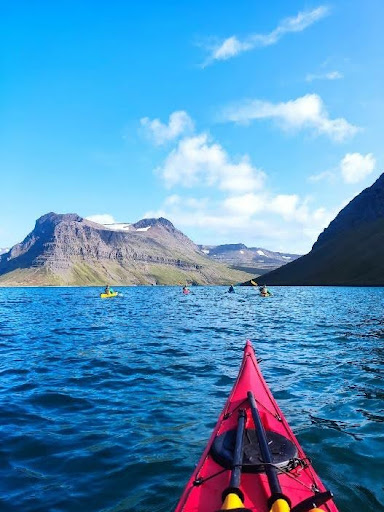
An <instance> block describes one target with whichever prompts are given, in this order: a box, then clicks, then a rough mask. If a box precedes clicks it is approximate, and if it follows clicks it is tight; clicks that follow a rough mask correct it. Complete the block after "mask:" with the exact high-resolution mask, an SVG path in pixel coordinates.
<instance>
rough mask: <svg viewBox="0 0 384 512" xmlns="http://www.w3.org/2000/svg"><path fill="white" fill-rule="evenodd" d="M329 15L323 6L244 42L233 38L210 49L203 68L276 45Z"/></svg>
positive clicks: (282, 22)
mask: <svg viewBox="0 0 384 512" xmlns="http://www.w3.org/2000/svg"><path fill="white" fill-rule="evenodd" d="M328 14H329V7H327V6H325V5H321V6H319V7H317V8H316V9H312V10H308V11H302V12H299V13H298V14H297V15H296V16H292V17H289V18H285V19H283V20H282V21H281V22H280V23H279V25H278V26H277V27H276V28H275V29H274V30H272V31H271V32H269V33H266V34H251V35H249V36H248V37H246V38H245V39H244V40H242V41H241V40H240V39H238V38H237V37H236V36H231V37H228V38H227V39H225V40H224V41H221V42H220V43H219V44H216V45H214V46H211V47H209V48H208V50H209V55H208V57H207V59H206V61H205V63H204V64H203V67H205V66H207V65H209V64H212V63H213V62H214V61H217V60H228V59H231V58H232V57H235V56H236V55H239V54H240V53H243V52H246V51H249V50H252V49H254V48H259V47H263V46H270V45H273V44H276V43H277V42H278V41H279V40H280V39H281V38H282V37H283V36H284V35H285V34H288V33H290V32H301V31H302V30H305V29H306V28H307V27H309V26H311V25H312V24H313V23H316V22H317V21H319V20H321V19H322V18H324V17H325V16H327V15H328Z"/></svg>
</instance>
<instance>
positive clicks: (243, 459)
mask: <svg viewBox="0 0 384 512" xmlns="http://www.w3.org/2000/svg"><path fill="white" fill-rule="evenodd" d="M332 498H333V495H332V493H331V492H330V491H328V490H326V488H325V487H324V485H323V484H322V482H321V480H320V478H319V477H318V476H317V474H316V472H315V470H314V468H313V466H312V462H311V460H310V459H309V458H308V457H306V455H305V453H304V451H303V449H302V448H301V446H300V445H299V442H298V441H297V439H296V437H295V436H294V434H293V432H292V430H291V429H290V427H289V425H288V423H287V420H286V419H285V418H284V415H283V413H282V412H281V410H280V409H279V407H278V405H277V403H276V401H275V400H274V398H273V396H272V393H271V391H270V390H269V388H268V386H267V384H266V382H265V380H264V378H263V376H262V374H261V372H260V369H259V366H258V363H257V360H256V357H255V353H254V350H253V347H252V344H251V342H250V341H247V343H246V345H245V349H244V356H243V361H242V364H241V367H240V371H239V375H238V377H237V380H236V382H235V385H234V387H233V389H232V391H231V393H230V395H229V398H228V400H227V403H226V405H225V407H224V409H223V411H222V413H221V415H220V417H219V420H218V422H217V424H216V427H215V429H214V431H213V433H212V436H211V438H210V440H209V442H208V445H207V447H206V449H205V451H204V453H203V455H202V457H201V459H200V462H199V463H198V465H197V466H196V469H195V470H194V472H193V474H192V476H191V478H190V480H189V482H188V484H187V486H186V487H185V490H184V492H183V494H182V496H181V499H180V501H179V503H178V505H177V507H176V510H175V512H223V511H227V510H231V511H232V512H323V511H327V512H337V507H336V505H335V504H334V502H333V501H332Z"/></svg>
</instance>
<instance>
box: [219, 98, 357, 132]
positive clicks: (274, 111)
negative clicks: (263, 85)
mask: <svg viewBox="0 0 384 512" xmlns="http://www.w3.org/2000/svg"><path fill="white" fill-rule="evenodd" d="M254 119H275V120H276V121H277V122H278V123H279V124H280V125H281V126H282V128H284V129H286V130H296V131H297V130H301V129H305V128H308V129H311V130H312V131H313V132H314V133H316V134H318V135H327V136H328V137H330V138H331V139H333V140H335V141H338V142H340V141H343V140H345V139H346V138H348V137H352V136H353V135H355V134H356V132H357V131H358V130H359V128H358V127H357V126H354V125H352V124H350V123H348V121H346V120H345V119H344V118H341V117H340V118H336V119H330V117H329V114H328V112H327V109H326V107H325V105H324V103H323V101H322V99H321V98H320V96H318V95H317V94H306V95H305V96H302V97H300V98H297V99H295V100H290V101H287V102H281V103H270V102H268V101H261V100H248V101H245V102H242V103H240V104H237V105H234V106H231V107H228V108H226V109H224V111H223V112H222V115H221V120H223V121H233V122H236V123H249V122H250V121H252V120H254Z"/></svg>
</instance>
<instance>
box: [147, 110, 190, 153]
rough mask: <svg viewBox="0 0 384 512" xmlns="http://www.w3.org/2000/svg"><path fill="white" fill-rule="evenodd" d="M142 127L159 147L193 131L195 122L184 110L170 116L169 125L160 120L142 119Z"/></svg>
mask: <svg viewBox="0 0 384 512" xmlns="http://www.w3.org/2000/svg"><path fill="white" fill-rule="evenodd" d="M140 124H141V126H142V127H143V128H144V129H145V131H146V134H147V135H148V137H149V138H151V140H152V141H153V142H154V143H155V144H156V145H158V146H161V145H162V144H165V143H167V142H169V141H172V140H174V139H177V138H178V137H180V136H181V135H183V134H185V133H188V132H191V131H193V121H192V119H191V118H190V117H189V115H188V114H187V113H186V112H185V111H184V110H178V111H176V112H173V113H172V114H171V115H170V116H169V120H168V124H164V123H162V122H161V121H160V119H152V120H151V119H149V117H143V118H142V119H140Z"/></svg>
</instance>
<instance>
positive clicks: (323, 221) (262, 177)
mask: <svg viewBox="0 0 384 512" xmlns="http://www.w3.org/2000/svg"><path fill="white" fill-rule="evenodd" d="M290 115H292V116H293V113H292V114H290ZM156 173H157V175H158V176H160V177H161V178H162V180H163V181H164V184H165V187H166V188H168V189H169V188H175V189H176V190H175V193H172V194H170V195H168V197H166V198H165V200H164V201H163V204H162V205H160V208H159V209H157V210H152V211H148V212H146V213H145V214H144V216H145V217H165V218H168V219H170V220H171V221H172V222H174V223H175V225H176V226H177V227H178V228H180V229H182V230H183V231H185V232H186V233H187V234H188V235H189V236H191V238H192V239H193V240H195V241H196V242H199V243H224V242H228V243H230V242H233V240H236V241H241V242H244V243H247V244H248V245H259V246H264V247H268V248H270V249H272V250H285V251H292V252H298V253H303V252H306V251H308V250H309V249H310V247H311V245H312V244H313V242H314V241H315V240H316V237H317V236H318V235H319V233H320V232H321V231H322V230H323V229H324V228H325V227H326V226H327V225H328V223H329V222H330V221H331V220H332V218H333V217H334V215H335V213H336V212H334V211H329V210H326V209H325V208H323V207H314V206H313V202H312V199H311V198H302V197H300V196H299V195H297V194H282V193H280V194H276V193H273V192H272V191H270V190H269V189H268V187H267V184H266V174H265V172H264V171H263V170H260V169H258V168H257V167H255V166H254V165H253V164H252V162H251V161H250V159H249V157H248V156H247V155H243V156H240V157H237V158H233V157H232V156H231V155H229V154H228V152H227V151H226V150H225V149H224V148H223V146H221V145H220V144H219V143H217V142H215V141H214V140H212V138H210V137H209V135H208V134H206V133H200V134H195V135H191V136H184V137H183V138H182V139H181V140H179V141H178V142H177V143H175V146H174V148H173V149H172V150H171V151H170V152H169V153H168V156H167V157H166V158H165V160H164V162H163V164H162V165H161V166H160V167H159V168H157V169H156ZM192 187H194V188H193V192H194V193H193V197H191V196H187V195H184V193H183V192H181V190H182V189H183V188H187V189H188V188H192Z"/></svg>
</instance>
